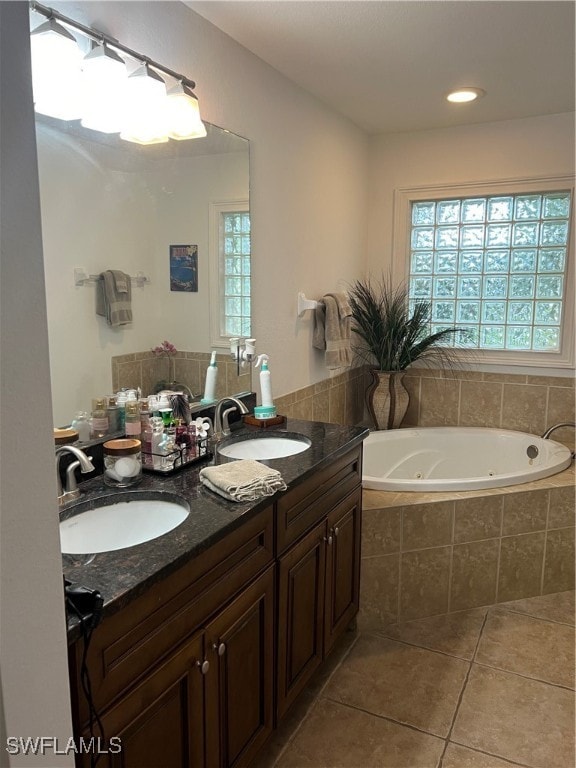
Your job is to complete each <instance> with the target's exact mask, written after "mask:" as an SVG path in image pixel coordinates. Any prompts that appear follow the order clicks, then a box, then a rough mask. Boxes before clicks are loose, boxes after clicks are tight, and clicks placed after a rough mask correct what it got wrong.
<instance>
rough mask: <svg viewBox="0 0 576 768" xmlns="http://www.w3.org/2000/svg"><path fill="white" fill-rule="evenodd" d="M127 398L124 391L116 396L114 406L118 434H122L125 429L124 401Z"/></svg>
mask: <svg viewBox="0 0 576 768" xmlns="http://www.w3.org/2000/svg"><path fill="white" fill-rule="evenodd" d="M127 400H128V396H127V395H126V392H125V390H121V391H120V392H118V394H117V395H116V405H117V406H118V421H119V429H120V432H124V430H125V428H126V401H127Z"/></svg>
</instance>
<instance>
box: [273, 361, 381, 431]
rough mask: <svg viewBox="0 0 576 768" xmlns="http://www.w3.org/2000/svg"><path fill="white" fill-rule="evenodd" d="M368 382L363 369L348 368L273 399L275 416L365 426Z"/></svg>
mask: <svg viewBox="0 0 576 768" xmlns="http://www.w3.org/2000/svg"><path fill="white" fill-rule="evenodd" d="M367 383H368V374H367V372H366V369H365V367H364V366H362V367H359V368H350V369H348V370H346V371H343V372H341V373H337V374H336V375H334V376H332V377H330V378H328V379H324V380H323V381H319V382H318V383H316V384H311V385H310V386H309V387H304V388H303V389H298V390H296V391H294V392H291V393H290V394H287V395H282V396H281V397H275V398H274V402H275V404H276V408H277V410H278V413H282V414H284V415H285V416H288V417H291V418H294V419H312V420H314V421H325V422H328V423H332V424H348V425H354V424H360V423H364V416H365V414H364V395H365V392H366V386H367ZM366 423H367V422H366Z"/></svg>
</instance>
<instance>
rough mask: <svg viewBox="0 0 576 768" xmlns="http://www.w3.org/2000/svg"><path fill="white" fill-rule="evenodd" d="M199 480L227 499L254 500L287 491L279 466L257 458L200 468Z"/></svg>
mask: <svg viewBox="0 0 576 768" xmlns="http://www.w3.org/2000/svg"><path fill="white" fill-rule="evenodd" d="M199 477H200V482H201V483H203V484H204V485H205V486H206V487H207V488H209V489H210V490H211V491H215V492H216V493H219V494H220V495H221V496H224V498H225V499H228V501H255V500H256V499H260V498H262V496H273V495H274V494H275V493H276V491H285V490H286V487H287V486H286V483H285V482H284V480H283V478H282V475H281V474H280V472H278V470H277V469H271V468H270V467H266V466H265V465H264V464H261V463H260V462H259V461H254V459H241V460H240V461H231V462H230V463H228V464H220V465H218V466H216V467H204V468H203V469H201V470H200V474H199Z"/></svg>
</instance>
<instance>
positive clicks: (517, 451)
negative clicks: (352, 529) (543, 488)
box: [362, 427, 572, 491]
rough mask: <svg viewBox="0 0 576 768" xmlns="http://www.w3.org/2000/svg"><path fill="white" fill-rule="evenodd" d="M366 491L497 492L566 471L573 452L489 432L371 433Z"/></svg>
mask: <svg viewBox="0 0 576 768" xmlns="http://www.w3.org/2000/svg"><path fill="white" fill-rule="evenodd" d="M363 454H364V455H363V477H362V484H363V487H364V488H371V489H375V490H388V491H393V490H398V491H446V490H474V489H482V488H498V487H502V486H506V485H516V484H518V483H524V482H531V481H533V480H539V479H541V478H543V477H548V476H550V475H552V474H555V473H556V472H561V471H562V470H563V469H565V468H566V467H568V466H569V465H570V463H571V460H572V454H571V452H570V450H569V449H568V448H567V447H566V446H564V445H562V444H561V443H557V442H555V441H554V440H550V439H547V440H544V439H543V438H541V437H539V436H538V435H530V434H526V433H524V432H515V431H512V430H502V429H493V428H484V427H422V428H416V429H398V430H389V431H377V432H372V433H371V434H370V435H369V436H368V438H367V439H366V440H365V441H364V451H363Z"/></svg>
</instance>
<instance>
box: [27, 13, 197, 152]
mask: <svg viewBox="0 0 576 768" xmlns="http://www.w3.org/2000/svg"><path fill="white" fill-rule="evenodd" d="M30 8H31V10H32V11H34V12H36V13H39V14H41V15H42V16H44V17H45V18H46V19H47V21H45V22H43V23H42V24H40V26H38V27H37V28H36V29H34V30H33V31H32V32H31V57H32V76H33V90H34V107H35V109H36V111H37V112H41V113H43V114H46V115H50V116H51V117H57V118H59V119H61V120H79V119H81V121H82V125H83V126H85V127H86V128H91V129H92V130H97V131H101V132H103V133H120V137H121V138H122V139H126V140H127V141H134V142H137V143H139V144H157V143H159V142H167V141H168V139H169V138H174V139H178V140H181V139H193V138H200V137H203V136H206V128H205V126H204V124H203V123H202V120H201V119H200V111H199V109H198V98H197V97H196V95H195V93H194V88H195V87H196V84H195V83H194V81H193V80H190V79H188V78H187V77H184V75H181V74H179V73H178V72H174V71H173V70H171V69H168V68H167V67H164V66H163V65H162V64H158V62H156V61H153V60H152V59H150V58H148V57H146V56H143V55H142V54H140V53H138V52H137V51H134V50H132V49H131V48H128V47H126V46H125V45H122V44H121V43H120V42H119V41H118V40H116V39H114V38H113V37H110V36H109V35H106V34H104V33H103V32H99V31H97V30H95V29H92V28H91V27H86V26H84V25H83V24H80V23H79V22H77V21H74V20H73V19H70V18H68V17H67V16H64V15H62V14H61V13H59V12H58V11H55V10H53V9H52V8H46V7H45V6H43V5H40V3H37V2H35V1H34V0H33V1H32V2H30ZM70 30H72V31H70ZM72 32H73V33H74V34H72ZM77 33H80V35H78V34H77ZM87 41H89V42H88V45H89V46H93V47H92V50H90V51H89V53H88V54H87V55H86V56H84V55H83V54H84V52H85V51H86V49H87V46H84V51H83V50H82V46H83V44H84V43H86V42H87ZM134 64H136V69H135V70H134V71H132V70H133V69H134ZM127 65H128V68H127ZM128 71H131V74H130V75H128ZM167 91H168V92H167Z"/></svg>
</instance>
